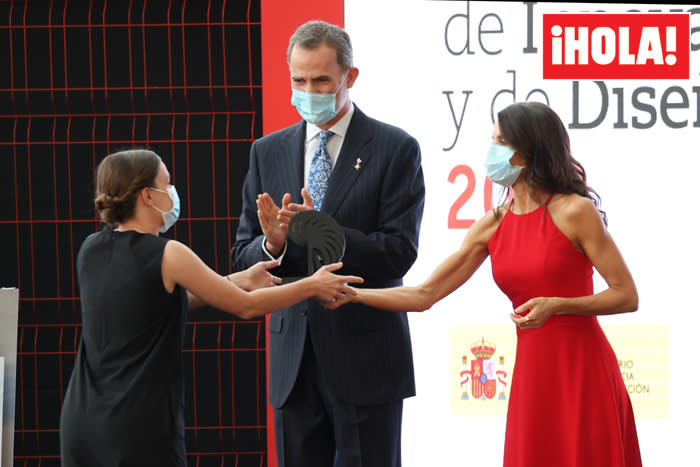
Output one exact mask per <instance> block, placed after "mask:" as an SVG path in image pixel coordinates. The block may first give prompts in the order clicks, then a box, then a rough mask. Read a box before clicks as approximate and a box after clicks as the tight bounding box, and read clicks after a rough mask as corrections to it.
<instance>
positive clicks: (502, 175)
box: [485, 143, 525, 187]
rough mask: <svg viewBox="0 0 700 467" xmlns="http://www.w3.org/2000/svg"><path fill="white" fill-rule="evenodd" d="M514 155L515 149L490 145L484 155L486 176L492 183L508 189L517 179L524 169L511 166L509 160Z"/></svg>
mask: <svg viewBox="0 0 700 467" xmlns="http://www.w3.org/2000/svg"><path fill="white" fill-rule="evenodd" d="M513 154H515V149H512V148H509V147H508V146H504V145H502V144H496V143H491V147H490V148H489V152H488V153H487V154H486V164H485V165H486V175H487V176H488V177H489V178H490V179H491V181H492V182H494V183H498V184H499V185H503V186H505V187H509V186H511V185H513V183H515V181H516V180H517V179H518V175H520V172H521V171H522V170H523V169H524V168H525V166H522V165H512V164H511V163H510V158H511V157H513Z"/></svg>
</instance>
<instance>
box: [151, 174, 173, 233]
mask: <svg viewBox="0 0 700 467" xmlns="http://www.w3.org/2000/svg"><path fill="white" fill-rule="evenodd" d="M151 190H155V191H160V192H161V193H166V194H167V195H168V196H169V197H170V200H171V201H172V202H173V207H172V208H171V209H170V211H163V210H162V209H160V208H158V206H156V205H153V207H154V208H155V209H156V210H157V211H158V212H160V215H161V216H162V217H163V225H161V226H160V228H159V229H158V232H159V233H165V232H167V231H168V230H169V229H170V227H172V226H173V224H175V222H177V219H178V217H180V197H179V196H178V195H177V190H176V189H175V185H170V186H169V187H168V191H163V190H159V189H158V188H151Z"/></svg>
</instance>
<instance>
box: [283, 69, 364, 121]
mask: <svg viewBox="0 0 700 467" xmlns="http://www.w3.org/2000/svg"><path fill="white" fill-rule="evenodd" d="M348 71H350V70H348ZM347 77H348V74H347V73H345V76H343V80H342V81H341V82H340V84H339V85H338V87H336V88H335V91H333V92H332V93H330V94H329V93H320V92H306V91H300V90H298V89H294V88H292V105H293V106H295V107H296V108H297V112H299V115H301V118H303V119H304V120H306V121H307V122H308V123H311V124H313V125H323V124H324V123H328V122H330V121H331V120H333V118H334V117H335V116H336V115H338V111H337V110H335V96H336V94H337V93H338V89H340V86H342V85H343V83H344V82H345V78H347Z"/></svg>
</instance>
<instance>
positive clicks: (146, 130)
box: [0, 0, 283, 467]
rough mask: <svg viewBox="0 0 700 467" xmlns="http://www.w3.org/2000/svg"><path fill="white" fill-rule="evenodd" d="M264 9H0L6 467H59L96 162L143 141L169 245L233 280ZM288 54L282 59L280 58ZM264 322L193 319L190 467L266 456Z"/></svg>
mask: <svg viewBox="0 0 700 467" xmlns="http://www.w3.org/2000/svg"><path fill="white" fill-rule="evenodd" d="M260 22H261V20H260V1H259V0H246V1H238V0H236V1H231V0H228V1H227V0H207V1H192V0H168V1H152V0H151V1H148V0H129V1H114V0H112V1H110V0H89V1H88V0H77V1H76V0H70V1H69V0H52V1H33V2H22V1H0V70H1V71H0V194H2V196H0V201H1V203H0V286H5V287H18V288H19V290H20V309H19V312H20V314H19V331H18V341H17V342H18V354H17V397H16V410H15V420H16V424H15V438H14V439H15V446H14V455H15V464H14V465H15V466H26V467H29V466H44V467H47V466H58V465H60V463H59V458H58V456H59V446H58V440H59V434H58V426H59V425H58V422H59V413H60V409H61V404H62V402H63V396H64V393H65V389H66V386H67V384H68V378H69V377H70V374H71V371H72V368H73V362H74V359H75V354H76V350H77V343H78V339H79V336H80V330H81V326H80V302H79V299H78V284H77V283H76V279H75V269H74V260H75V257H76V254H77V252H78V248H79V247H80V245H81V243H82V241H83V240H84V239H85V237H87V236H88V235H89V234H90V233H92V232H95V231H96V230H97V229H100V228H101V225H100V222H99V221H98V218H97V215H96V212H95V209H94V207H93V203H92V199H93V197H94V189H95V188H94V177H95V167H96V165H97V164H98V163H99V162H100V160H101V159H102V158H103V157H105V156H106V155H107V154H109V153H110V152H114V151H117V150H120V149H123V148H130V147H134V146H138V147H149V148H151V149H153V150H155V151H156V152H157V153H158V154H160V155H161V156H162V158H163V160H164V162H165V163H166V164H167V165H168V168H169V169H170V172H171V174H172V178H173V183H174V184H175V185H176V186H177V188H178V192H179V193H180V198H181V200H182V212H181V216H180V220H179V221H178V222H177V224H176V225H175V227H174V228H173V229H171V230H170V231H169V232H168V233H167V234H166V235H167V236H168V237H171V238H173V237H174V238H176V239H178V240H179V241H181V242H183V243H185V244H187V245H189V246H190V247H191V248H192V249H193V250H194V251H195V252H196V253H197V254H198V255H199V256H200V257H201V258H202V259H203V260H204V261H205V262H206V263H207V264H208V265H209V266H210V267H212V268H214V269H216V270H217V271H218V272H220V273H222V274H223V273H228V272H230V270H231V268H230V261H229V249H230V248H231V244H232V241H233V236H234V235H235V232H236V229H237V227H238V215H239V212H240V204H241V201H240V193H241V186H242V184H243V178H244V177H245V173H246V171H247V168H248V154H249V150H250V145H251V143H252V141H253V140H254V139H255V138H258V137H260V136H261V135H262V115H261V101H262V96H261V69H260V68H261V65H260V48H261V46H260ZM282 59H283V57H282ZM264 329H265V322H264V320H262V319H257V320H251V321H242V320H237V319H234V318H232V317H231V316H230V315H228V314H226V313H223V312H219V311H216V310H213V309H211V308H205V309H200V310H197V311H196V312H194V313H190V314H189V316H188V321H187V328H186V330H187V331H186V336H185V350H184V354H183V364H184V369H185V380H186V382H185V385H186V388H185V406H186V413H185V417H186V428H185V430H186V431H185V433H186V441H187V459H188V463H189V465H192V466H194V465H196V466H214V465H215V466H238V467H243V466H255V467H260V466H261V465H264V464H265V462H266V455H267V449H266V446H267V436H266V430H267V426H266V418H265V415H266V398H265V385H264V384H265V374H266V372H265V331H264Z"/></svg>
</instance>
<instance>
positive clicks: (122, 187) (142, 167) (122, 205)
mask: <svg viewBox="0 0 700 467" xmlns="http://www.w3.org/2000/svg"><path fill="white" fill-rule="evenodd" d="M160 164H161V158H160V156H158V154H156V153H155V152H153V151H149V150H146V149H133V150H128V151H120V152H116V153H114V154H110V155H109V156H107V157H105V158H104V159H102V162H100V165H99V166H98V167H97V189H96V190H95V208H96V209H97V210H98V211H99V213H100V217H101V218H102V220H104V221H105V222H106V223H107V224H110V225H115V224H121V223H123V222H125V221H127V220H129V219H131V218H132V217H133V215H134V208H135V206H136V197H137V196H138V194H139V192H140V191H141V190H142V189H143V188H146V187H152V186H153V185H154V183H155V179H156V176H157V175H158V171H159V170H160Z"/></svg>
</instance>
